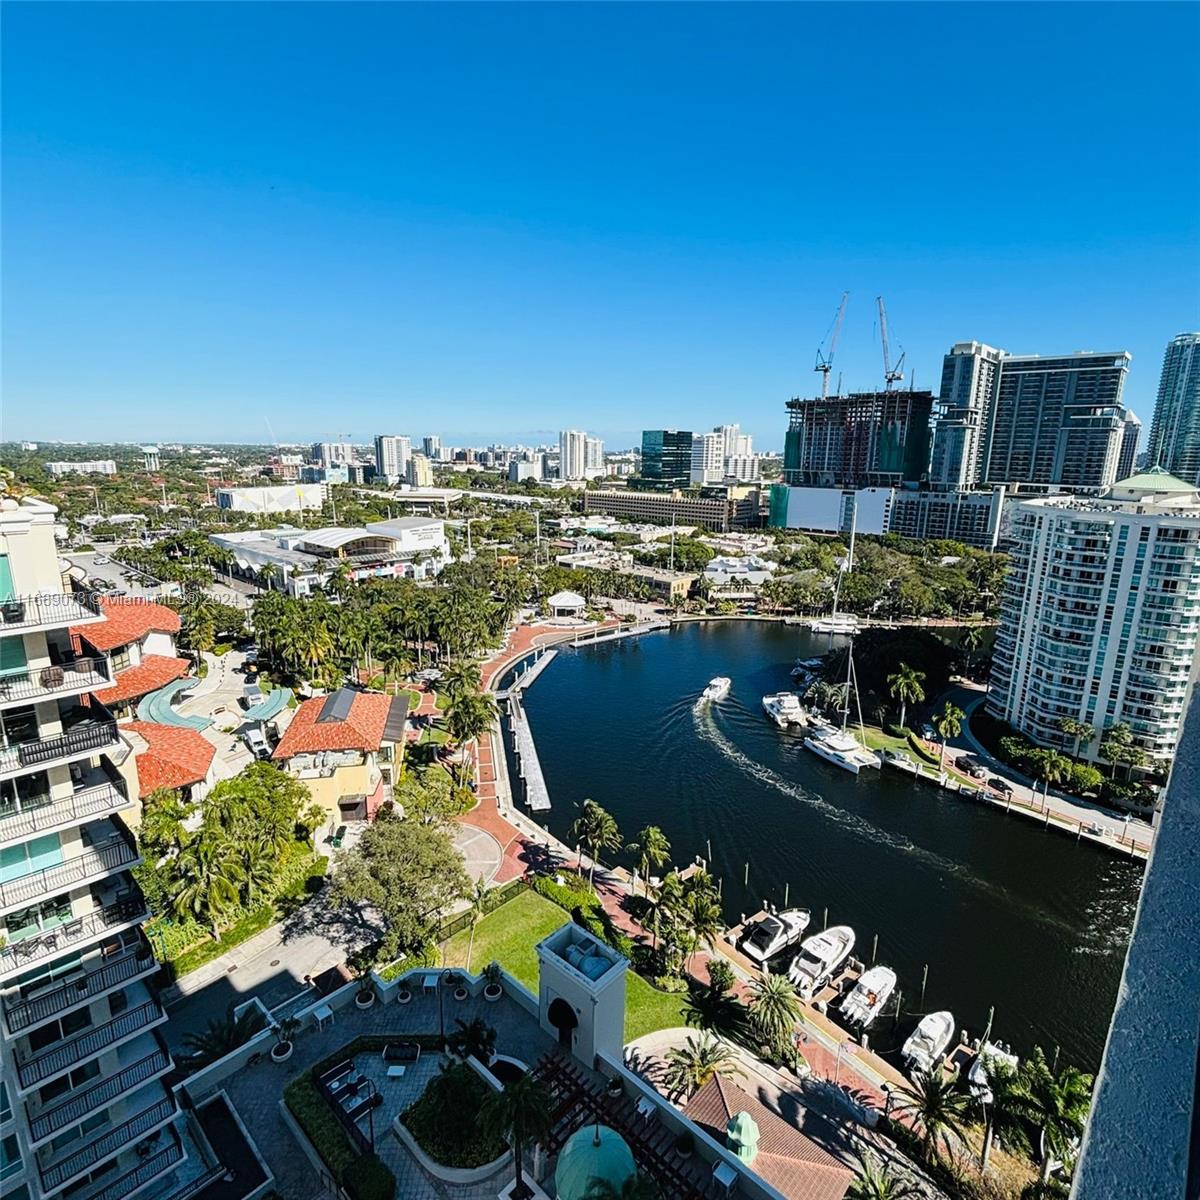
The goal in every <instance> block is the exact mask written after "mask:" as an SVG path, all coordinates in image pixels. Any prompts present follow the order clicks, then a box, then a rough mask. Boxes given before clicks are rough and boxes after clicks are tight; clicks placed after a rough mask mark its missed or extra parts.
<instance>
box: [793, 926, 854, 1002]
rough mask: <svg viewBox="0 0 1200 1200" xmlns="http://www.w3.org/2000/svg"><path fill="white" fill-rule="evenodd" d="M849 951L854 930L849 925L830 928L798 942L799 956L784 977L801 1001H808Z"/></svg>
mask: <svg viewBox="0 0 1200 1200" xmlns="http://www.w3.org/2000/svg"><path fill="white" fill-rule="evenodd" d="M853 949H854V930H853V929H851V928H850V926H849V925H832V926H830V927H829V928H828V929H826V930H824V931H823V932H821V933H814V934H813V936H812V937H810V938H805V939H804V941H803V942H801V943H800V953H799V954H797V955H796V957H795V958H793V959H792V965H791V966H790V967H789V968H788V978H789V979H790V980H791V981H792V982H793V983H794V984H795V985H796V990H797V991H798V992H799V993H800V997H801V999H803V1000H807V999H809V997H811V996H812V995H813V994H814V993H815V992H816V991H817V989H818V988H819V987H820V986H821V985H822V984H823V983H824V982H825V981H826V980H827V979H828V978H829V977H830V976H831V975H832V974H833V973H834V971H836V970H837V969H838V967H840V966H841V965H842V963H843V962H845V961H846V957H847V955H849V953H850V951H851V950H853Z"/></svg>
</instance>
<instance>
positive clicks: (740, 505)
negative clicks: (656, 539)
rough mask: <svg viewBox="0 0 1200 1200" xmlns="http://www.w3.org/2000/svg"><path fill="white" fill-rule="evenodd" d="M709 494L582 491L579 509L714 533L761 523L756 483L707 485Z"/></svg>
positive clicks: (630, 490)
mask: <svg viewBox="0 0 1200 1200" xmlns="http://www.w3.org/2000/svg"><path fill="white" fill-rule="evenodd" d="M707 492H708V493H709V494H700V495H691V494H685V493H683V492H681V491H670V492H660V491H636V490H634V489H633V488H628V489H625V490H623V491H622V490H615V489H614V490H613V491H605V490H598V491H594V492H584V494H583V511H584V512H589V513H607V514H609V515H610V516H614V517H626V518H628V519H629V520H633V521H656V522H660V523H662V524H670V523H671V522H672V521H674V522H676V523H678V524H680V525H700V526H703V527H704V528H705V529H711V530H712V531H713V532H714V533H727V532H728V531H729V530H730V529H732V528H735V527H753V526H756V525H759V524H760V523H761V520H760V511H759V510H760V506H761V502H762V498H761V493H760V491H759V489H758V488H756V487H743V488H732V487H731V488H710V489H707Z"/></svg>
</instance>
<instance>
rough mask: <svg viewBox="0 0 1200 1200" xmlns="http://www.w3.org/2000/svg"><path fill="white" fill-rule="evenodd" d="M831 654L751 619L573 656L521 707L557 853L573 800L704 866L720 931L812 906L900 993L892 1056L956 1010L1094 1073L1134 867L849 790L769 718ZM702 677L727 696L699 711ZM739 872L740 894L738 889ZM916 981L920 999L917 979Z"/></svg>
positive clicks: (1084, 847)
mask: <svg viewBox="0 0 1200 1200" xmlns="http://www.w3.org/2000/svg"><path fill="white" fill-rule="evenodd" d="M827 645H828V639H827V638H825V637H820V638H817V637H814V636H813V635H812V634H809V633H808V632H806V631H802V630H798V629H796V628H793V627H786V626H783V625H778V624H768V623H761V622H751V621H729V622H710V623H697V624H691V625H685V626H681V627H678V628H676V629H673V630H671V631H668V632H664V633H653V634H648V635H646V636H643V637H640V638H633V639H629V640H626V641H618V642H612V643H608V644H601V645H597V646H592V647H584V648H580V649H578V650H573V649H570V648H567V649H563V650H561V651H560V653H559V656H558V658H557V660H556V661H555V662H554V663H553V664H552V665H551V666H550V667H549V668H548V669H547V670H546V671H545V672H544V673H543V675H542V676H541V678H540V679H539V680H538V682H537V683H536V684H535V685H534V686H533V687H531V688H530V689H529V690H528V692H527V693H526V695H525V709H526V712H527V713H528V716H529V720H530V725H531V727H532V730H533V733H534V736H535V738H536V742H537V749H538V755H539V757H540V759H541V763H542V768H543V771H544V773H545V777H546V782H547V785H548V787H549V792H550V796H551V799H552V802H553V808H552V810H551V811H550V812H549V813H542V814H539V816H540V817H541V818H542V819H543V820H544V821H545V822H546V824H547V827H548V828H549V829H550V830H551V831H552V832H553V833H555V834H556V835H558V836H559V837H561V838H563V840H569V833H568V827H569V826H570V824H571V822H572V820H574V818H575V816H576V815H577V814H578V806H579V804H580V803H581V802H582V801H583V800H584V799H585V798H591V799H594V800H596V801H597V802H598V803H600V804H602V805H604V807H605V808H607V809H608V810H609V811H610V812H611V813H612V814H613V816H614V817H615V818H616V819H617V822H618V823H619V825H620V828H621V833H622V837H623V838H624V839H625V840H626V841H633V840H634V838H635V836H636V834H637V831H638V830H639V829H640V828H642V827H643V826H645V825H647V824H657V825H659V826H661V828H662V829H663V830H664V832H665V833H666V835H667V837H668V838H669V839H670V841H671V845H672V858H673V860H674V862H675V863H676V864H678V865H683V864H686V863H688V862H690V861H691V860H692V858H693V857H694V856H695V855H707V854H708V853H709V847H710V846H711V869H712V871H713V872H714V874H715V875H717V876H718V877H719V878H720V879H721V880H722V889H723V899H724V908H725V914H726V917H727V918H728V919H729V921H730V922H731V923H732V922H733V921H734V920H736V918H737V917H738V915H739V914H740V913H749V912H753V911H756V910H757V909H758V908H759V907H760V906H761V903H762V901H763V900H764V899H765V900H769V901H771V902H772V903H775V904H779V905H782V903H783V900H784V889H785V886H787V887H788V888H789V891H790V902H791V904H792V905H799V906H804V907H807V908H809V909H810V910H811V911H812V913H813V922H814V928H819V926H820V923H821V920H822V917H823V913H824V911H825V910H826V909H827V910H828V921H829V923H830V924H848V925H851V926H852V927H853V928H854V929H855V931H856V933H857V938H858V941H857V946H856V949H855V954H856V955H857V956H859V957H863V958H865V959H866V960H867V961H869V960H870V956H871V948H872V941H873V939H874V938H875V936H876V935H878V950H877V961H879V962H882V963H886V964H888V965H889V966H891V967H893V968H894V969H895V970H896V971H897V973H898V974H899V977H900V987H901V989H902V992H903V996H902V1013H901V1017H900V1021H899V1023H898V1024H895V1025H893V1023H892V1022H891V1021H880V1022H878V1023H877V1025H876V1028H875V1029H874V1030H873V1036H872V1044H873V1045H874V1046H876V1047H877V1048H878V1049H880V1050H881V1051H887V1050H889V1049H890V1048H891V1047H893V1046H894V1045H897V1044H898V1043H899V1042H900V1041H901V1040H902V1039H903V1038H904V1036H906V1034H907V1032H908V1030H909V1029H910V1028H911V1027H912V1025H913V1024H914V1023H915V1021H916V1019H917V1014H918V1013H919V1012H921V1011H925V1012H928V1011H932V1010H935V1009H941V1008H948V1009H950V1010H951V1011H952V1012H953V1013H954V1014H955V1017H956V1019H957V1021H958V1024H959V1026H960V1028H961V1027H963V1026H966V1027H967V1028H968V1029H969V1030H971V1031H973V1032H974V1033H975V1034H978V1033H979V1032H981V1031H982V1029H983V1027H984V1024H985V1023H986V1021H987V1017H988V1011H989V1008H992V1007H994V1009H995V1018H994V1031H995V1033H994V1036H997V1037H999V1038H1001V1039H1002V1040H1005V1041H1009V1042H1011V1043H1012V1044H1013V1045H1014V1047H1016V1048H1017V1050H1018V1051H1019V1052H1022V1053H1027V1052H1028V1051H1029V1049H1030V1048H1031V1047H1032V1046H1033V1045H1034V1044H1037V1043H1040V1044H1041V1045H1043V1046H1045V1047H1046V1049H1047V1052H1048V1053H1050V1052H1052V1048H1053V1047H1054V1046H1059V1047H1061V1052H1062V1055H1063V1057H1064V1058H1065V1059H1066V1060H1067V1061H1070V1062H1074V1063H1076V1064H1078V1065H1079V1066H1082V1067H1084V1068H1086V1069H1089V1070H1094V1069H1095V1068H1096V1066H1097V1065H1098V1064H1099V1061H1100V1055H1101V1052H1102V1051H1103V1047H1104V1038H1105V1034H1106V1031H1107V1028H1108V1023H1109V1019H1110V1017H1111V1014H1112V1009H1113V1005H1114V1003H1115V999H1116V992H1117V986H1118V984H1119V981H1120V974H1121V967H1122V964H1123V961H1124V955H1125V948H1126V945H1127V943H1128V939H1129V933H1130V929H1131V926H1132V922H1133V917H1134V911H1135V908H1136V904H1137V895H1138V885H1139V881H1140V877H1141V870H1142V865H1141V864H1140V863H1133V862H1130V861H1128V860H1126V859H1124V858H1121V857H1117V856H1115V855H1112V854H1111V853H1109V852H1107V851H1104V850H1100V849H1097V848H1095V847H1093V846H1089V845H1088V844H1086V843H1082V844H1078V843H1075V842H1073V841H1071V840H1070V839H1068V838H1065V837H1063V836H1061V835H1056V834H1054V833H1052V832H1047V831H1044V830H1042V829H1039V828H1038V827H1036V826H1034V825H1031V824H1029V823H1028V822H1026V821H1024V820H1021V819H1020V818H1016V817H1006V816H1005V815H1004V814H1003V813H1002V812H999V811H996V810H991V809H987V808H984V807H982V806H979V805H974V804H970V803H968V802H966V801H963V800H960V799H958V798H957V797H955V796H952V795H950V794H948V793H943V792H941V791H940V790H939V789H936V788H934V787H932V786H930V785H928V784H921V783H918V782H916V781H914V780H911V779H909V778H907V777H905V776H903V775H901V774H900V773H898V772H895V771H891V770H888V769H882V770H879V771H868V772H864V773H863V774H862V775H859V776H857V777H856V776H853V775H850V774H849V773H847V772H844V771H841V770H839V769H838V768H836V767H833V766H831V765H830V764H828V763H825V762H824V761H822V760H821V759H819V758H817V757H816V756H815V755H813V754H812V753H810V752H809V751H807V750H805V749H804V748H803V746H802V745H801V740H800V737H799V735H798V734H795V733H785V732H783V731H780V730H778V729H777V728H776V727H775V726H774V725H773V724H771V723H770V722H769V721H768V720H767V719H766V718H765V716H764V714H763V712H762V707H761V699H762V696H763V695H764V694H766V693H768V692H773V691H779V690H781V689H783V688H785V687H786V686H788V684H789V682H790V681H789V679H788V671H789V669H790V667H791V666H792V664H793V662H794V661H795V659H796V658H797V657H807V656H809V655H811V654H817V653H821V652H823V651H824V650H825V649H826V648H827ZM715 675H728V676H730V678H731V679H732V680H733V686H732V689H731V692H730V694H729V696H728V697H727V698H726V699H725V700H724V701H722V702H720V703H718V704H713V705H698V704H697V703H696V698H697V696H698V695H699V693H700V691H701V689H702V688H703V687H704V685H705V684H706V683H707V682H708V680H709V679H711V678H712V677H713V676H715ZM746 864H749V884H748V886H743V878H744V876H745V871H746ZM926 967H928V977H927V984H926V988H925V996H924V1001H923V1002H922V1000H921V981H922V975H923V972H924V970H925V968H926Z"/></svg>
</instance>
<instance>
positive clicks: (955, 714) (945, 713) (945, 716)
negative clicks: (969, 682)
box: [933, 700, 967, 770]
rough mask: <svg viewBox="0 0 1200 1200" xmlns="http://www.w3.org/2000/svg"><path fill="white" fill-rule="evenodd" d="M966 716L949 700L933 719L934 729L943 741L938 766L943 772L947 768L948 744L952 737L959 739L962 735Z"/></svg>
mask: <svg viewBox="0 0 1200 1200" xmlns="http://www.w3.org/2000/svg"><path fill="white" fill-rule="evenodd" d="M966 715H967V714H966V713H965V712H963V710H962V709H961V708H959V707H958V705H956V704H951V703H950V701H949V700H947V701H946V703H945V705H944V706H943V708H942V711H941V712H940V713H938V715H937V716H936V717H934V718H933V727H934V728H935V729H936V730H937V731H938V736H939V737H940V738H941V739H942V745H941V751H940V753H939V754H938V765H939V767H941V768H942V769H943V770H944V769H945V766H946V742H947V741H948V740H949V739H950V738H952V737H958V735H959V734H960V733H962V723H963V719H964V718H965V717H966Z"/></svg>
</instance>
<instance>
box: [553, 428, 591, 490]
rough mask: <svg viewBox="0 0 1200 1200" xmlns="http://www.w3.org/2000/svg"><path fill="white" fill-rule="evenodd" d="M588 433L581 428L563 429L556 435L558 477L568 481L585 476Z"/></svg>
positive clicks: (578, 480) (577, 479)
mask: <svg viewBox="0 0 1200 1200" xmlns="http://www.w3.org/2000/svg"><path fill="white" fill-rule="evenodd" d="M587 443H588V435H587V434H586V433H584V432H583V430H582V429H564V430H563V431H562V433H560V434H559V435H558V477H559V479H564V480H568V481H570V482H580V481H582V480H584V479H586V478H587Z"/></svg>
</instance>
